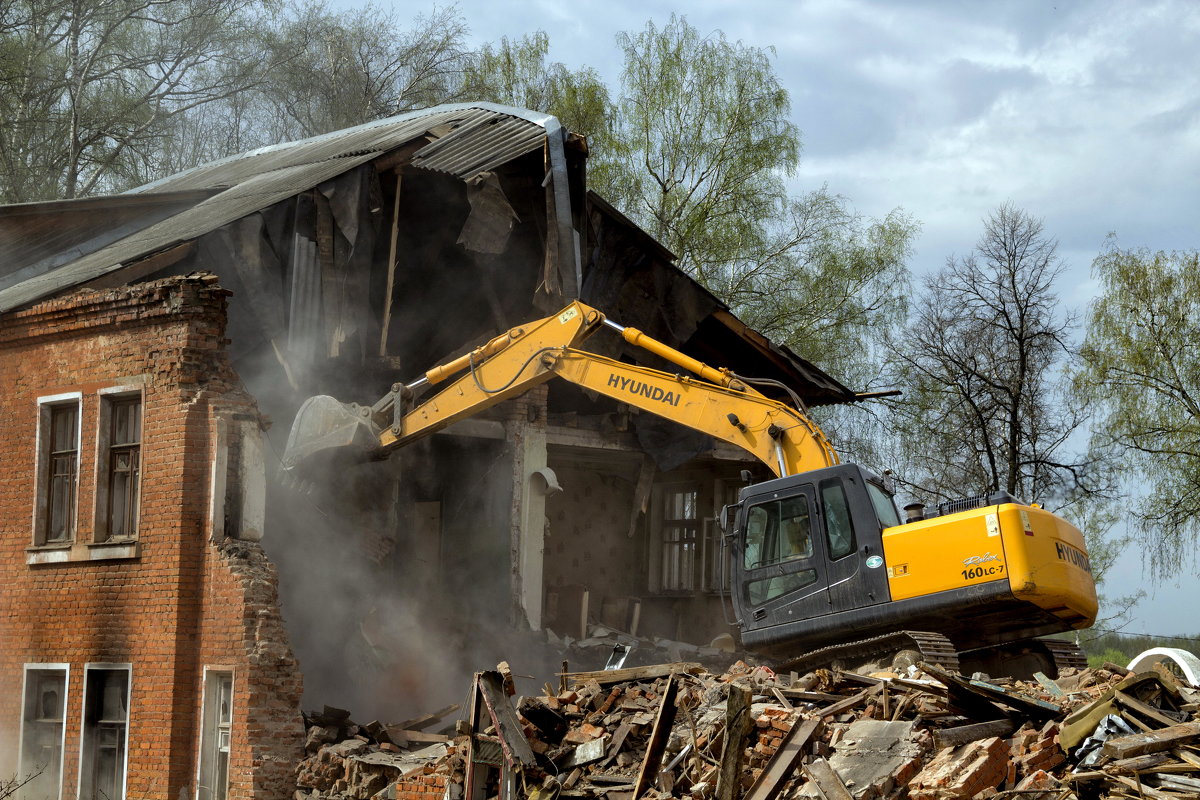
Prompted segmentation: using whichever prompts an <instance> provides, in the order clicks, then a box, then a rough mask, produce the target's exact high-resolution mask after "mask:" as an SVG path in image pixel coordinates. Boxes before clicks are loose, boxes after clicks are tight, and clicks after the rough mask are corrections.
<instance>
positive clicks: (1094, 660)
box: [1087, 649, 1131, 669]
mask: <svg viewBox="0 0 1200 800" xmlns="http://www.w3.org/2000/svg"><path fill="white" fill-rule="evenodd" d="M1130 658H1131V656H1130V655H1129V654H1128V653H1124V652H1122V651H1120V650H1112V649H1109V650H1102V651H1099V652H1097V653H1088V657H1087V663H1088V666H1089V667H1091V668H1092V669H1099V668H1100V667H1102V666H1104V664H1105V663H1107V662H1112V663H1113V664H1116V665H1118V666H1121V667H1123V666H1125V665H1126V664H1128V663H1129V659H1130Z"/></svg>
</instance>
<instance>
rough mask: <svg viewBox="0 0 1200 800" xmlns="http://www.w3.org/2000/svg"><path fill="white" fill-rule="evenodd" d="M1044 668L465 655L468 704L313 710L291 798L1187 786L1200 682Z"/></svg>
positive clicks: (1199, 747)
mask: <svg viewBox="0 0 1200 800" xmlns="http://www.w3.org/2000/svg"><path fill="white" fill-rule="evenodd" d="M1105 667H1106V668H1103V669H1085V670H1079V671H1076V670H1069V669H1068V670H1064V671H1063V674H1062V675H1060V676H1059V678H1058V679H1057V680H1051V679H1049V678H1047V677H1045V676H1044V675H1042V674H1040V673H1039V674H1038V675H1037V676H1036V677H1037V680H1036V681H1016V680H1012V679H994V680H993V679H987V678H986V676H982V675H979V676H975V677H974V678H968V677H964V676H960V675H957V674H954V673H949V672H946V671H944V670H942V669H940V668H938V667H936V666H934V665H930V664H920V665H919V666H918V667H912V668H910V669H909V670H908V672H907V673H906V674H904V675H899V674H896V673H894V672H875V673H871V674H857V673H851V672H842V671H827V670H817V671H815V672H812V673H809V674H806V675H803V676H797V675H795V674H790V675H782V674H776V673H774V672H772V671H771V670H769V669H767V668H766V667H761V666H759V667H753V666H749V665H747V664H745V663H743V662H740V661H739V662H737V663H736V664H735V665H734V666H733V667H731V668H730V669H729V670H728V671H726V672H725V673H723V674H721V675H714V674H712V673H709V672H707V671H706V670H705V669H704V668H703V667H702V666H701V665H700V664H698V663H694V662H677V663H670V664H659V665H651V666H643V667H632V668H626V669H617V670H607V671H599V672H577V673H566V674H564V675H562V676H561V681H560V683H559V685H558V686H557V687H552V686H550V685H546V686H545V687H544V690H543V692H542V694H541V695H539V696H531V697H516V696H515V694H516V693H515V690H514V684H513V680H512V676H511V673H510V672H509V671H508V668H507V665H506V664H503V663H502V664H501V665H500V666H499V667H498V669H497V670H495V671H489V672H481V673H478V674H477V675H476V677H475V683H474V686H473V689H472V699H471V702H470V705H469V707H468V708H465V709H463V712H462V715H463V716H465V717H466V718H465V719H462V720H460V721H459V722H458V723H457V725H456V726H455V727H453V728H451V729H448V730H445V732H443V733H424V732H423V731H424V728H426V727H428V726H430V725H432V724H433V723H434V722H436V721H437V720H440V719H441V718H442V717H444V716H446V715H448V714H450V713H451V712H452V711H453V710H455V708H456V707H451V708H448V709H443V710H442V711H440V712H437V713H435V714H430V715H426V717H424V718H420V719H417V720H409V721H407V722H405V723H401V724H399V725H381V724H379V723H371V724H370V725H366V726H358V725H355V724H354V723H352V722H351V721H350V720H349V715H348V714H346V713H345V712H339V711H337V710H336V709H326V710H325V711H324V712H323V713H321V714H313V715H309V716H308V722H309V741H308V749H309V753H310V755H309V757H308V758H307V759H306V760H305V761H304V762H303V763H302V764H301V765H300V766H299V769H298V773H297V784H298V786H299V787H300V788H299V790H298V791H297V793H296V800H317V799H318V798H355V800H368V798H375V799H376V800H433V799H434V798H447V799H448V800H462V799H463V798H467V799H468V800H483V799H485V798H488V799H490V798H499V799H500V800H515V798H517V797H521V798H529V800H565V798H593V797H596V798H602V799H603V800H640V798H666V797H679V798H694V799H695V800H733V799H734V798H740V800H775V798H786V799H787V800H793V799H796V800H799V799H800V798H819V799H820V800H876V799H878V800H891V799H893V798H895V799H896V800H903V798H911V800H952V799H959V798H961V800H986V799H987V798H993V797H994V798H997V799H998V800H1000V798H1003V800H1010V799H1011V798H1016V799H1018V800H1050V799H1051V798H1058V799H1059V800H1066V799H1067V798H1076V800H1091V798H1147V799H1148V800H1167V799H1168V798H1184V797H1190V798H1194V797H1198V796H1200V714H1198V709H1200V706H1198V705H1197V702H1198V701H1200V692H1198V691H1197V690H1195V689H1194V688H1192V687H1190V686H1188V685H1187V684H1186V683H1182V682H1181V681H1180V680H1179V679H1178V678H1176V677H1174V676H1173V675H1172V674H1170V673H1169V672H1167V671H1165V670H1162V669H1158V670H1156V671H1153V672H1146V673H1141V674H1136V675H1134V674H1127V673H1126V672H1125V670H1122V669H1121V668H1120V667H1116V666H1115V665H1111V664H1110V665H1105Z"/></svg>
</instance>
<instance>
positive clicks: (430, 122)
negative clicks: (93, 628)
mask: <svg viewBox="0 0 1200 800" xmlns="http://www.w3.org/2000/svg"><path fill="white" fill-rule="evenodd" d="M442 126H452V129H451V130H450V131H448V132H446V133H444V134H443V135H442V136H440V137H439V138H437V139H436V140H434V141H433V142H431V143H430V144H428V145H426V146H425V147H424V148H422V149H421V150H419V151H417V153H416V154H414V157H413V163H414V164H416V165H418V166H421V167H424V168H426V169H435V170H439V171H443V172H449V173H451V174H454V175H457V176H458V177H460V178H463V179H469V178H471V177H474V176H475V175H477V174H479V172H482V171H486V170H489V169H493V168H495V167H497V166H499V165H500V164H503V163H505V162H507V161H510V160H512V159H513V158H516V157H518V156H520V155H523V154H525V153H528V152H530V151H532V150H534V149H536V148H538V147H540V146H542V143H543V142H544V141H545V140H546V135H547V127H548V126H552V127H553V128H554V129H555V130H557V120H555V119H554V117H551V116H548V115H544V114H537V113H534V112H530V111H524V110H522V109H515V108H509V107H506V106H499V105H494V104H491V103H470V104H456V105H448V106H438V107H436V108H432V109H428V110H424V111H415V112H410V113H408V114H403V115H400V116H397V117H391V118H389V119H385V120H378V121H375V122H370V123H367V124H365V125H359V126H357V127H354V128H348V129H346V130H342V131H335V132H333V133H329V134H325V135H323V136H317V137H313V138H311V139H304V140H301V141H298V142H288V143H286V144H280V145H272V146H270V147H263V148H259V149H257V150H252V151H249V152H246V153H241V154H239V155H236V156H231V157H229V158H225V159H222V160H220V161H214V162H212V163H209V164H203V165H200V166H198V167H194V168H192V169H189V170H186V171H184V172H180V173H178V174H176V175H172V176H170V177H167V178H163V179H162V180H158V181H155V182H154V183H150V184H147V185H145V186H141V187H139V188H137V189H134V190H133V191H132V192H130V193H128V194H140V195H151V194H160V193H164V194H165V193H172V195H171V196H172V197H173V198H176V199H175V202H178V199H177V198H179V197H181V196H182V195H180V194H179V193H180V192H185V191H189V190H211V189H221V191H219V193H217V194H214V195H212V196H211V197H208V198H207V199H204V200H200V201H199V202H196V203H195V204H194V205H191V206H190V207H187V208H184V209H183V210H181V211H179V212H178V213H175V214H173V215H172V216H170V217H168V218H167V219H162V220H161V221H157V222H154V224H150V225H148V226H146V227H144V228H142V229H140V230H137V231H136V232H134V233H132V234H131V235H128V236H126V237H124V238H122V239H120V240H119V241H116V242H113V243H111V244H108V245H107V246H104V247H101V248H100V249H98V250H96V251H94V252H91V253H87V254H86V255H83V256H82V257H79V258H76V259H74V260H71V261H69V262H68V263H65V264H63V265H62V266H59V267H58V268H56V269H53V270H52V271H49V272H46V273H44V274H39V275H32V276H30V277H28V278H26V279H25V280H22V281H21V282H19V283H16V284H14V285H12V286H8V287H6V288H4V289H2V290H0V312H3V311H8V310H10V309H13V308H17V307H19V306H22V305H26V304H28V303H31V302H33V301H35V300H38V299H40V298H43V297H46V296H48V295H51V294H55V293H57V292H60V291H62V290H64V289H68V288H70V287H72V286H76V285H79V284H82V283H87V282H88V281H92V280H95V279H96V278H99V277H101V276H103V275H105V274H107V273H109V272H111V271H113V270H115V269H118V268H120V266H121V265H122V264H124V263H126V262H129V261H133V260H136V259H139V258H142V257H144V256H146V255H149V254H151V253H155V252H157V251H159V250H162V249H164V248H166V247H169V246H171V245H173V244H176V243H178V242H183V241H187V240H189V239H193V238H195V237H197V236H200V235H202V234H204V233H207V232H209V231H212V230H215V229H216V228H219V227H221V226H222V225H225V224H228V223H230V222H233V221H234V220H236V219H240V218H241V217H244V216H246V215H248V214H252V213H254V212H256V211H259V210H261V209H264V208H267V207H268V206H271V205H274V204H275V203H277V202H280V201H281V200H285V199H287V198H288V197H291V196H292V195H295V194H298V193H299V192H302V191H305V190H307V189H310V188H312V187H314V186H318V185H320V184H321V183H324V182H325V181H327V180H330V179H332V178H334V177H336V176H338V175H341V174H342V173H344V172H347V171H349V170H351V169H353V168H354V167H356V166H358V165H360V164H363V163H365V162H367V161H370V160H372V159H374V158H377V157H378V156H380V155H382V154H384V153H387V152H389V151H391V150H394V149H396V148H397V147H400V146H402V145H404V144H406V143H408V142H410V141H412V140H414V139H417V138H418V137H420V136H422V135H424V134H425V133H426V132H428V131H430V130H431V129H437V128H440V127H442ZM124 197H127V195H126V196H118V197H113V198H88V199H86V200H81V201H65V204H68V205H69V204H70V203H74V202H79V203H88V204H92V205H96V204H99V205H101V206H103V204H104V202H105V200H108V201H111V202H113V203H118V202H122V201H123V199H124ZM163 199H164V201H165V200H166V199H167V198H166V197H164V198H163ZM60 205H62V204H60Z"/></svg>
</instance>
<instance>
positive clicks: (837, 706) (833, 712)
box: [816, 683, 883, 717]
mask: <svg viewBox="0 0 1200 800" xmlns="http://www.w3.org/2000/svg"><path fill="white" fill-rule="evenodd" d="M882 691H883V684H882V683H877V684H875V685H874V686H871V687H868V688H866V689H863V690H862V691H861V692H859V693H858V694H852V695H850V696H849V697H847V698H845V699H843V700H840V701H838V702H836V703H833V704H831V705H827V706H825V707H824V708H821V709H818V710H817V711H816V714H817V716H819V717H833V716H837V715H838V714H841V713H842V712H843V711H849V710H850V709H852V708H854V707H855V706H857V705H858V704H859V703H862V702H863V701H865V700H867V699H868V698H870V697H874V696H875V695H877V694H879V693H880V692H882Z"/></svg>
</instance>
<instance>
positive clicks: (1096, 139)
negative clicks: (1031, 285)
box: [397, 0, 1200, 633]
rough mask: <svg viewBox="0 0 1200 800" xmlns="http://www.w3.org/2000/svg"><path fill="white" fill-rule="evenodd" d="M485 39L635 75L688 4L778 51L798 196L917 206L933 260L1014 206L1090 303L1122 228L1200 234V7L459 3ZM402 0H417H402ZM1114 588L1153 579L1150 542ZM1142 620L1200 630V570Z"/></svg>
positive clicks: (1174, 245)
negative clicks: (796, 141)
mask: <svg viewBox="0 0 1200 800" xmlns="http://www.w3.org/2000/svg"><path fill="white" fill-rule="evenodd" d="M459 7H460V8H461V10H462V12H463V15H464V17H465V18H466V21H467V23H468V24H469V25H470V27H471V32H472V39H473V42H474V43H475V44H478V43H480V42H484V41H495V40H498V39H499V38H500V37H501V36H508V37H510V38H519V37H520V36H521V35H523V34H525V33H528V32H531V31H534V30H539V29H540V30H544V31H546V32H547V33H548V34H549V37H550V45H551V58H552V59H553V60H555V61H561V62H563V63H564V64H566V65H567V66H568V67H570V68H573V69H574V68H578V67H581V66H585V65H586V66H591V67H594V68H596V69H597V70H598V71H599V72H600V73H601V75H602V77H603V78H604V79H605V80H606V82H607V83H608V84H609V85H610V87H612V88H614V89H615V88H616V85H617V83H618V81H619V78H620V60H619V56H618V53H617V49H616V44H615V41H614V38H615V36H616V34H617V32H618V31H622V30H631V31H632V30H638V29H641V28H642V27H644V25H645V23H646V21H647V20H648V19H651V18H652V19H654V20H655V22H656V23H657V24H658V25H659V26H660V27H661V25H662V24H663V23H664V22H666V21H667V19H668V18H669V16H670V14H671V12H672V11H679V12H681V13H684V14H686V16H687V18H688V21H689V22H690V23H691V24H692V25H694V26H695V27H697V28H698V29H699V30H700V31H701V32H703V33H708V32H712V31H717V30H720V31H724V33H725V34H726V36H727V37H728V38H730V39H732V40H737V39H740V40H742V41H743V42H744V43H746V44H748V45H753V46H756V47H773V48H774V49H775V52H776V62H775V63H776V69H777V72H778V74H779V77H780V79H781V82H782V83H783V85H784V87H785V88H786V89H787V90H788V91H789V93H790V94H791V99H792V117H793V121H794V122H795V123H796V125H797V126H799V128H800V129H801V131H802V132H803V141H804V152H803V160H802V163H801V167H800V171H799V173H798V174H797V176H796V178H795V190H796V191H797V192H802V191H807V190H809V189H812V188H816V187H819V186H820V185H822V184H827V185H828V186H829V188H830V190H831V191H833V192H835V193H838V194H841V195H844V196H846V197H847V198H849V199H850V200H851V202H852V203H853V204H854V206H855V207H856V208H857V209H858V210H859V211H860V212H861V213H863V214H865V215H868V216H875V217H878V216H882V215H884V214H886V213H887V212H888V211H890V210H891V209H893V208H896V207H903V208H904V209H905V210H906V211H908V212H909V213H910V214H912V215H913V216H914V217H915V218H916V219H918V220H919V221H920V223H921V225H922V233H921V236H920V238H919V239H918V241H917V253H916V255H915V257H914V259H913V262H912V264H911V266H912V268H913V270H914V272H917V273H918V274H919V273H921V272H924V271H928V270H931V269H936V268H937V267H939V266H940V265H941V264H942V263H944V261H945V260H946V257H947V256H949V255H951V254H963V253H965V252H966V251H969V250H970V249H971V248H972V247H973V245H974V243H975V241H976V240H977V239H978V238H979V235H980V232H981V222H980V220H981V219H982V218H983V217H985V216H986V215H987V214H988V213H989V212H990V211H992V210H993V209H995V208H996V207H998V206H999V205H1000V204H1002V203H1005V202H1008V201H1011V202H1013V203H1015V204H1016V205H1017V206H1019V207H1020V208H1023V209H1025V210H1026V211H1028V212H1029V213H1031V214H1033V215H1035V216H1037V217H1040V218H1042V219H1043V220H1044V221H1045V225H1046V230H1047V232H1048V233H1049V234H1050V235H1051V236H1053V237H1055V238H1057V239H1058V241H1059V243H1060V250H1059V252H1060V255H1061V256H1062V257H1063V259H1064V260H1065V261H1066V263H1067V266H1068V269H1069V274H1068V279H1067V280H1066V281H1065V282H1064V286H1063V294H1064V297H1065V298H1066V299H1067V301H1068V302H1070V303H1072V304H1075V305H1078V306H1080V307H1081V308H1082V306H1083V305H1084V304H1086V302H1087V300H1088V299H1089V298H1090V297H1091V296H1092V295H1093V292H1094V288H1093V285H1092V283H1091V276H1090V265H1091V261H1092V258H1093V257H1094V256H1095V255H1096V253H1097V252H1098V250H1099V248H1100V247H1101V245H1102V244H1103V242H1104V238H1105V236H1106V235H1107V234H1108V233H1109V232H1116V233H1117V235H1118V236H1119V239H1120V242H1121V244H1122V245H1123V246H1127V247H1142V246H1144V247H1149V248H1151V249H1154V250H1159V249H1162V250H1172V249H1195V248H1198V247H1200V234H1198V228H1197V221H1198V220H1197V215H1198V212H1200V55H1198V54H1200V2H1197V0H1175V1H1174V2H1172V1H1171V0H1167V1H1165V2H1144V1H1139V2H1134V1H1133V0H1126V1H1125V2H1118V1H1116V0H1113V1H1111V2H1099V1H1097V2H1070V1H1069V0H1058V2H1054V0H1028V1H1027V2H1016V1H1014V2H971V3H960V2H935V1H934V0H928V1H927V2H922V1H921V0H906V1H905V2H899V1H892V0H889V1H888V2H883V1H882V0H880V1H878V2H869V1H867V0H801V1H799V2H788V1H787V0H773V1H768V0H741V2H715V1H713V0H699V1H697V0H693V2H691V3H690V4H687V5H686V6H684V5H673V4H669V3H662V2H657V1H656V0H637V2H633V1H632V0H603V2H592V1H591V0H551V1H548V0H533V1H531V2H523V3H520V4H516V3H513V4H510V3H497V2H495V0H462V2H460V3H459ZM397 8H398V10H399V7H397ZM1120 573H1121V574H1120V576H1119V579H1118V580H1116V581H1115V583H1116V584H1117V585H1116V586H1114V589H1119V590H1122V591H1128V590H1130V589H1132V588H1135V587H1136V586H1138V585H1139V584H1141V583H1142V582H1143V579H1142V575H1141V570H1140V562H1139V556H1138V553H1137V552H1136V550H1135V551H1134V552H1131V553H1130V554H1129V556H1128V558H1127V559H1126V563H1125V564H1123V565H1122V568H1121V570H1120ZM1183 583H1184V584H1186V585H1181V586H1179V587H1170V586H1168V587H1162V588H1159V589H1158V590H1157V591H1156V592H1155V595H1154V597H1152V598H1151V599H1148V600H1147V601H1145V602H1144V603H1143V604H1142V606H1141V610H1140V612H1139V614H1138V617H1137V620H1136V621H1135V623H1134V624H1133V625H1132V626H1131V627H1130V628H1129V630H1133V631H1138V632H1150V633H1181V632H1188V633H1192V632H1197V631H1200V621H1197V619H1196V611H1197V609H1198V607H1200V589H1197V588H1196V581H1195V576H1194V575H1192V574H1190V573H1189V574H1188V575H1187V576H1185V578H1184V579H1183Z"/></svg>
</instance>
